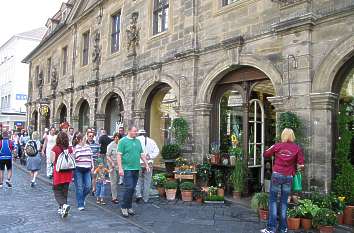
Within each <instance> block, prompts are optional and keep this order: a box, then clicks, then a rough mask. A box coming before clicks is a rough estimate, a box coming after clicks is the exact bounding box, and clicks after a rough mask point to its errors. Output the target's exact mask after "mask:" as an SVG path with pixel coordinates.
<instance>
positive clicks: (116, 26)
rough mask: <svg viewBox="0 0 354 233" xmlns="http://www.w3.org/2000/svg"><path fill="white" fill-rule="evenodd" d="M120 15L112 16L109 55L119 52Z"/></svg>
mask: <svg viewBox="0 0 354 233" xmlns="http://www.w3.org/2000/svg"><path fill="white" fill-rule="evenodd" d="M120 20H121V13H120V12H118V13H116V14H114V15H112V33H111V53H115V52H117V51H119V41H120Z"/></svg>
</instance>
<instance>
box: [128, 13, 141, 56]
mask: <svg viewBox="0 0 354 233" xmlns="http://www.w3.org/2000/svg"><path fill="white" fill-rule="evenodd" d="M138 17H139V13H138V12H134V13H132V15H131V18H130V24H129V26H128V28H127V30H126V31H127V39H128V44H127V50H128V56H136V48H137V47H138V46H139V41H140V28H139V27H138V26H137V23H138Z"/></svg>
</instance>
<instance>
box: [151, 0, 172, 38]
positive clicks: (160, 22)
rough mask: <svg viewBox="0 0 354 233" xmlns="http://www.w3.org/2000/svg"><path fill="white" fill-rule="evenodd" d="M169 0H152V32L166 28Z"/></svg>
mask: <svg viewBox="0 0 354 233" xmlns="http://www.w3.org/2000/svg"><path fill="white" fill-rule="evenodd" d="M168 15H169V1H168V0H153V34H154V35H156V34H159V33H161V32H164V31H167V30H168Z"/></svg>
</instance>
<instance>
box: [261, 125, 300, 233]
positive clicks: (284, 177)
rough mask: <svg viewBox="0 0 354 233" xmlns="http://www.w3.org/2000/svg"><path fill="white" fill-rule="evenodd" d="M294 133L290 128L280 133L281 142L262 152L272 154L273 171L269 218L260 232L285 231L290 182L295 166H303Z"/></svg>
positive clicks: (266, 154) (267, 155)
mask: <svg viewBox="0 0 354 233" xmlns="http://www.w3.org/2000/svg"><path fill="white" fill-rule="evenodd" d="M294 141H295V134H294V131H293V130H292V129H290V128H285V129H284V130H283V132H282V133H281V142H279V143H276V144H274V145H273V146H271V147H270V148H269V149H267V150H266V151H265V152H264V155H263V156H264V157H272V156H273V155H274V165H273V173H272V178H271V184H270V191H269V218H268V224H267V228H265V229H263V230H261V232H262V233H274V232H280V233H283V232H287V229H288V226H287V220H286V211H287V209H288V197H289V194H290V192H291V184H292V180H293V176H294V175H295V172H296V169H297V167H298V168H299V167H303V166H304V155H303V153H302V150H301V148H300V146H299V145H297V144H295V143H294ZM279 192H280V193H281V196H280V206H281V212H280V218H279V219H280V224H279V227H278V229H279V230H277V198H278V193H279Z"/></svg>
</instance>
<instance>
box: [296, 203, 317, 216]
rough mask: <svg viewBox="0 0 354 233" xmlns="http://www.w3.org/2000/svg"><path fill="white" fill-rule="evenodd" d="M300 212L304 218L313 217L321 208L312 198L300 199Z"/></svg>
mask: <svg viewBox="0 0 354 233" xmlns="http://www.w3.org/2000/svg"><path fill="white" fill-rule="evenodd" d="M299 204H300V205H299V213H300V216H301V217H302V218H308V219H312V218H313V216H315V214H316V213H317V211H318V210H319V207H318V206H317V205H315V204H314V203H313V202H312V201H311V200H310V199H303V200H299Z"/></svg>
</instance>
